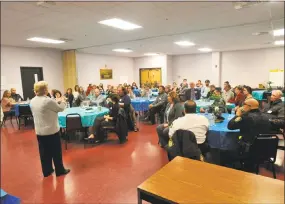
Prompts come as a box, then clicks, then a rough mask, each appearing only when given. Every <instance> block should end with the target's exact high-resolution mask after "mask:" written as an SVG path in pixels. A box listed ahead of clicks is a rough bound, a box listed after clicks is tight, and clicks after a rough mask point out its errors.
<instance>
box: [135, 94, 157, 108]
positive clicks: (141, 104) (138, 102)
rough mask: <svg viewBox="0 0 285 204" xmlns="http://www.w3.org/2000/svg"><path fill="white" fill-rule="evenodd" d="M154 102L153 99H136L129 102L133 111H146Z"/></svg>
mask: <svg viewBox="0 0 285 204" xmlns="http://www.w3.org/2000/svg"><path fill="white" fill-rule="evenodd" d="M154 101H155V98H150V99H149V100H148V99H147V98H141V97H137V98H135V99H132V100H131V103H132V106H133V107H134V109H135V111H147V110H148V106H149V105H150V104H151V103H153V102H154Z"/></svg>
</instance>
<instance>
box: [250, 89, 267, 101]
mask: <svg viewBox="0 0 285 204" xmlns="http://www.w3.org/2000/svg"><path fill="white" fill-rule="evenodd" d="M264 92H265V90H261V91H253V92H252V97H253V98H255V99H256V100H259V101H261V100H262V99H263V93H264Z"/></svg>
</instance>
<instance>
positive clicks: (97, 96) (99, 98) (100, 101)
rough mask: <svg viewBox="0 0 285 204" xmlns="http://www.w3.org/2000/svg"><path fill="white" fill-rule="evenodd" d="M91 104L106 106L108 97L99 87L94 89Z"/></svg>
mask: <svg viewBox="0 0 285 204" xmlns="http://www.w3.org/2000/svg"><path fill="white" fill-rule="evenodd" d="M90 94H91V93H90ZM90 105H91V106H106V99H105V97H104V96H103V95H102V94H101V93H100V90H99V89H98V88H96V89H95V90H94V96H93V97H92V98H91V99H90Z"/></svg>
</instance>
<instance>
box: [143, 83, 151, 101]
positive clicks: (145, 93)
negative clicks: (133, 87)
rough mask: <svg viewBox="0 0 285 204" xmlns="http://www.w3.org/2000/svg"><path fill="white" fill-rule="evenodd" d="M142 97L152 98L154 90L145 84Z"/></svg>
mask: <svg viewBox="0 0 285 204" xmlns="http://www.w3.org/2000/svg"><path fill="white" fill-rule="evenodd" d="M141 97H145V98H151V97H152V91H151V89H150V88H149V86H147V85H145V86H144V89H142V93H141Z"/></svg>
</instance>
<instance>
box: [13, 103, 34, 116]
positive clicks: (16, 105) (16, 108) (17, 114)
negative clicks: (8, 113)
mask: <svg viewBox="0 0 285 204" xmlns="http://www.w3.org/2000/svg"><path fill="white" fill-rule="evenodd" d="M19 106H30V104H15V105H14V110H15V116H16V117H18V116H19V115H20V113H19Z"/></svg>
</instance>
